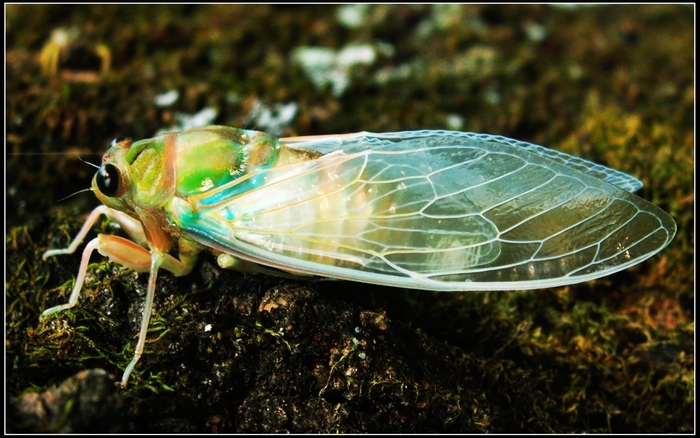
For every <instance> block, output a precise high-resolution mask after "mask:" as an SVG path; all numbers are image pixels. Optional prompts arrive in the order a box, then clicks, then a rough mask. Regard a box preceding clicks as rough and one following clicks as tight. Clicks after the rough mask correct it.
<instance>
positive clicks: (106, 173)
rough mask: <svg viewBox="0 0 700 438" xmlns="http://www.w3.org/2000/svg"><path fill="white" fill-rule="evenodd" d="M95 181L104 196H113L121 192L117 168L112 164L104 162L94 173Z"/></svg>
mask: <svg viewBox="0 0 700 438" xmlns="http://www.w3.org/2000/svg"><path fill="white" fill-rule="evenodd" d="M95 182H96V183H97V188H98V189H100V192H102V194H104V195H105V196H109V197H110V198H114V197H116V196H119V195H120V194H121V193H120V191H121V180H120V176H119V169H117V166H115V165H114V164H104V165H102V166H101V167H100V168H99V169H98V170H97V174H96V175H95Z"/></svg>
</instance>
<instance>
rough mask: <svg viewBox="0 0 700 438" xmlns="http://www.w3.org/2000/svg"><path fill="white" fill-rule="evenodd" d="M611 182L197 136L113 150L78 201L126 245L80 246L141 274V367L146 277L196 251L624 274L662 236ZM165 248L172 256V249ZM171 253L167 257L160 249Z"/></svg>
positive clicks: (244, 260) (236, 256) (347, 262)
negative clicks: (121, 233) (90, 196)
mask: <svg viewBox="0 0 700 438" xmlns="http://www.w3.org/2000/svg"><path fill="white" fill-rule="evenodd" d="M641 187H642V183H641V182H640V181H639V180H637V179H635V178H633V177H631V176H629V175H627V174H624V173H622V172H619V171H616V170H613V169H610V168H607V167H604V166H601V165H598V164H595V163H592V162H589V161H586V160H583V159H581V158H577V157H573V156H570V155H567V154H564V153H561V152H556V151H553V150H551V149H547V148H544V147H541V146H537V145H533V144H530V143H525V142H521V141H517V140H512V139H508V138H504V137H500V136H493V135H485V134H473V133H464V132H450V131H413V132H395V133H384V134H374V133H368V132H361V133H357V134H346V135H330V136H318V137H295V138H282V139H278V138H275V137H272V136H270V135H267V134H265V133H262V132H257V131H248V130H243V129H236V128H229V127H223V126H208V127H204V128H196V129H190V130H186V131H182V132H172V133H167V134H163V135H160V136H158V137H155V138H151V139H147V140H140V141H131V140H123V141H115V142H113V144H112V146H111V148H110V149H109V150H108V151H107V153H106V154H105V155H104V158H103V160H102V166H101V167H100V168H99V170H98V171H97V173H96V175H95V177H94V179H93V181H92V190H93V191H94V192H95V194H96V195H97V197H98V198H99V199H100V201H101V202H102V203H103V204H104V205H102V206H100V207H98V208H96V209H95V210H94V211H93V212H92V214H90V216H89V218H88V219H87V221H86V222H85V224H84V226H83V228H82V229H81V231H80V233H79V234H78V236H77V237H76V238H75V240H74V241H73V242H72V243H71V245H70V246H69V247H68V248H66V249H62V250H51V251H48V252H46V253H45V254H44V257H45V258H46V257H48V256H51V255H56V254H67V253H73V252H75V250H76V249H77V247H78V245H80V243H81V242H82V240H83V239H84V237H85V236H86V234H87V232H88V230H89V229H90V228H91V227H92V225H93V224H94V223H95V221H96V220H97V219H98V218H99V216H100V215H102V214H104V215H106V216H107V217H109V218H110V219H112V220H114V221H116V222H118V223H119V224H121V225H122V227H123V228H124V229H125V231H126V232H127V233H128V234H129V235H130V236H131V237H132V238H133V241H131V240H127V239H124V238H121V237H117V236H111V235H104V234H100V235H98V237H96V238H95V239H93V240H92V241H90V242H89V243H88V244H87V246H86V248H85V250H84V252H83V257H82V262H81V265H80V271H79V273H78V276H77V279H76V282H75V287H74V289H73V291H72V294H71V296H70V300H69V302H68V303H67V304H64V305H60V306H56V307H52V308H50V309H47V310H46V311H44V312H43V313H42V317H46V316H47V315H49V314H52V313H54V312H57V311H60V310H63V309H67V308H71V307H73V306H75V305H76V304H77V302H78V296H79V293H80V290H81V288H82V285H83V281H84V279H85V274H86V270H87V265H88V261H89V259H90V255H91V253H92V251H93V250H95V249H96V250H97V251H98V252H99V253H100V254H102V255H104V256H107V257H109V258H110V260H112V261H115V262H117V263H119V264H121V265H123V266H126V267H128V268H131V269H134V270H136V271H139V272H149V273H150V274H149V275H150V277H149V282H148V290H147V297H146V305H145V306H144V310H143V318H142V325H141V331H140V334H139V340H138V343H137V346H136V353H135V356H134V358H133V360H132V361H131V363H130V364H129V365H128V367H127V368H126V370H125V372H124V376H123V378H122V385H126V383H127V381H128V378H129V374H130V373H131V371H132V370H133V368H134V366H135V365H136V363H137V361H138V360H139V357H140V356H141V354H142V352H143V348H144V342H145V339H146V330H147V328H148V323H149V318H150V315H151V308H152V304H153V297H154V292H155V284H156V276H157V274H158V271H159V270H160V269H165V270H167V271H170V272H172V273H173V274H175V275H178V276H180V275H187V274H188V273H189V272H190V271H191V270H192V267H193V265H194V263H195V261H196V258H197V254H198V253H199V252H200V251H202V250H204V249H209V250H211V251H212V252H213V253H215V254H216V255H218V259H217V260H218V263H219V264H220V265H221V266H222V267H226V268H234V269H239V270H244V271H248V272H250V271H254V272H255V271H257V272H268V273H284V274H286V275H289V274H292V275H295V276H320V277H330V278H336V279H345V280H353V281H361V282H366V283H376V284H383V285H389V286H398V287H406V288H414V289H428V290H437V291H473V290H518V289H535V288H543V287H553V286H562V285H568V284H573V283H579V282H582V281H587V280H592V279H595V278H599V277H602V276H605V275H609V274H612V273H614V272H617V271H620V270H623V269H626V268H628V267H630V266H632V265H635V264H637V263H639V262H641V261H643V260H645V259H647V258H649V257H651V256H652V255H654V254H655V253H657V252H658V251H660V250H661V249H662V248H664V247H665V246H666V245H668V243H669V242H670V241H671V239H672V238H673V236H674V234H675V232H676V224H675V222H674V221H673V219H672V218H671V216H669V215H668V214H667V213H665V212H664V211H662V210H661V209H659V208H658V207H656V206H655V205H653V204H651V203H649V202H647V201H645V200H644V199H642V198H639V197H638V196H636V195H634V194H633V193H632V192H634V191H636V190H638V189H639V188H641ZM176 246H177V251H174V248H175V247H176ZM175 253H176V254H177V255H174V254H175Z"/></svg>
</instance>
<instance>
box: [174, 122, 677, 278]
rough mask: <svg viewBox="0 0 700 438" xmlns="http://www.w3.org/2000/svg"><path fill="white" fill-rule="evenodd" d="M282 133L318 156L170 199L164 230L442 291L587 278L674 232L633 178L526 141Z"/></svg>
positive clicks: (648, 250) (283, 264)
mask: <svg viewBox="0 0 700 438" xmlns="http://www.w3.org/2000/svg"><path fill="white" fill-rule="evenodd" d="M284 140H285V141H286V142H287V144H289V145H290V146H292V147H294V148H303V149H310V150H314V151H318V152H321V153H322V154H324V156H322V157H321V158H318V159H315V160H311V161H306V162H302V163H296V164H289V165H284V166H280V167H273V168H269V169H266V170H262V171H259V172H256V173H253V174H249V175H246V176H245V177H242V178H240V179H239V180H236V181H234V182H233V183H230V184H228V185H226V186H223V187H221V188H219V189H217V190H215V191H213V192H207V193H205V194H202V195H199V196H193V197H191V198H189V199H188V201H187V202H185V201H184V200H180V201H177V202H180V205H178V206H177V211H178V215H177V217H176V218H175V219H174V220H175V221H176V222H177V223H176V225H177V226H178V227H180V228H182V229H184V230H185V232H186V233H188V234H189V235H191V236H192V237H193V238H195V239H197V240H200V241H202V242H204V243H206V244H207V245H210V246H214V247H216V248H219V249H221V250H223V251H226V252H229V253H232V254H234V255H237V256H239V257H242V258H245V259H248V260H250V261H253V262H256V263H260V264H263V265H268V266H273V267H277V268H280V269H284V270H288V271H293V272H298V273H306V274H313V275H321V276H327V277H334V278H344V279H350V280H354V281H364V282H368V283H377V284H387V285H393V286H402V287H409V288H416V289H431V290H454V291H457V290H513V289H534V288H541V287H552V286H560V285H566V284H572V283H578V282H582V281H586V280H591V279H594V278H598V277H602V276H605V275H608V274H611V273H613V272H617V271H620V270H623V269H625V268H628V267H630V266H632V265H634V264H637V263H639V262H641V261H642V260H645V259H647V258H649V257H651V256H652V255H653V254H655V253H656V252H658V251H659V250H661V249H662V248H663V247H665V246H666V245H667V244H668V243H669V242H670V240H671V239H672V238H673V235H674V234H675V229H676V225H675V222H674V221H673V219H672V218H671V217H670V216H669V215H668V214H667V213H665V212H664V211H662V210H661V209H659V208H658V207H656V206H654V205H653V204H651V203H649V202H647V201H645V200H643V199H641V198H639V197H637V196H636V195H633V194H632V193H630V191H633V190H636V189H638V188H640V187H641V183H640V182H639V181H638V180H636V179H635V178H633V177H631V176H629V175H626V174H624V173H622V172H618V171H615V170H613V169H609V168H606V167H604V166H600V165H597V164H594V163H590V162H588V161H585V160H583V159H580V158H577V157H572V156H570V155H566V154H563V153H560V152H556V151H552V150H550V149H546V148H543V147H541V146H536V145H532V144H529V143H525V142H519V141H516V140H511V139H507V138H504V137H497V136H489V135H482V134H470V133H461V132H445V131H413V132H399V133H387V134H373V133H358V134H350V135H345V136H337V137H334V136H329V137H320V138H314V137H311V138H302V139H299V140H295V139H284Z"/></svg>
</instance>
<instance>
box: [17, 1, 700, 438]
mask: <svg viewBox="0 0 700 438" xmlns="http://www.w3.org/2000/svg"><path fill="white" fill-rule="evenodd" d="M694 17H695V8H694V6H693V5H665V4H664V5H631V6H627V5H599V6H596V5H590V6H583V5H456V4H448V5H440V4H434V5H313V6H311V5H309V6H304V5H202V6H199V5H107V4H101V5H85V6H83V5H6V64H5V69H6V92H5V93H6V95H5V99H6V119H5V123H6V125H5V126H6V142H5V148H6V149H5V150H6V167H5V178H6V181H5V182H6V184H5V208H6V216H5V218H6V234H7V235H12V233H13V232H15V231H16V230H17V229H19V228H16V227H21V226H24V225H26V224H27V223H30V222H32V221H34V220H37V219H36V218H38V217H46V216H47V215H49V214H50V213H51V214H53V213H55V212H58V211H61V212H63V213H64V214H67V215H69V216H73V217H79V216H80V215H83V214H85V213H87V212H88V211H90V209H91V208H93V207H95V206H96V205H97V201H96V199H94V196H92V194H90V193H82V194H78V195H76V196H73V197H70V198H68V199H66V200H62V201H60V202H59V200H60V199H61V198H64V197H66V196H68V195H71V194H72V193H74V192H77V191H79V190H82V189H85V188H88V187H89V186H90V182H91V179H92V175H93V174H94V168H92V167H91V166H89V165H87V164H85V163H83V162H81V160H85V161H88V162H90V163H99V162H100V159H101V155H102V153H104V151H105V150H106V149H107V147H108V145H109V143H110V141H111V140H112V139H113V138H115V137H131V138H134V139H140V138H147V137H151V136H153V135H155V134H157V133H159V132H164V131H166V130H178V129H185V128H187V127H192V126H199V125H205V124H220V125H229V126H236V127H241V128H247V129H256V130H261V131H265V132H268V133H271V134H274V135H278V136H294V135H314V134H330V133H347V132H356V131H375V132H382V131H397V130H414V129H450V130H461V131H472V132H483V133H490V134H499V135H504V136H508V137H513V138H517V139H519V140H524V141H528V142H532V143H537V144H541V145H544V146H547V147H551V148H555V149H558V150H561V151H565V152H568V153H571V154H573V155H577V156H581V157H583V158H586V159H589V160H592V161H595V162H598V163H601V164H604V165H607V166H610V167H613V168H616V169H620V170H622V171H624V172H626V173H629V174H631V175H633V176H635V177H637V178H639V179H641V180H642V181H643V182H644V184H645V187H644V189H642V191H640V193H639V195H640V196H642V197H644V198H645V199H647V200H649V201H651V202H653V203H655V204H657V205H659V206H660V207H661V208H663V209H664V210H666V211H668V212H669V213H670V214H671V215H672V216H673V217H674V218H675V220H676V221H677V224H678V227H679V229H678V234H677V236H676V238H675V240H674V242H672V243H671V245H670V246H669V247H668V248H667V249H666V250H665V251H664V252H663V253H661V254H660V255H658V256H656V257H654V258H653V259H652V260H650V261H649V262H648V263H647V264H645V268H643V269H640V270H638V271H635V274H634V275H635V277H634V278H632V279H627V280H626V281H627V282H628V283H629V284H630V285H631V286H630V287H632V288H633V289H634V290H635V291H636V292H635V294H633V295H632V296H633V297H634V298H633V299H632V298H629V296H628V295H625V293H624V292H616V293H614V294H609V293H608V292H610V288H609V286H608V287H607V288H606V289H605V292H600V294H601V295H595V294H594V295H593V298H590V300H591V301H590V303H592V305H594V306H601V307H602V308H604V309H606V310H605V311H606V312H607V311H608V310H609V311H611V312H613V313H614V314H615V315H617V317H620V318H623V319H625V321H626V322H625V324H627V325H628V326H629V325H630V324H631V325H632V326H634V327H637V328H638V331H639V332H640V333H642V334H643V337H642V339H641V340H639V339H640V338H639V337H634V336H633V337H632V338H633V340H629V339H627V340H620V341H619V342H620V343H621V344H620V345H623V346H618V347H615V348H617V349H618V350H619V351H617V353H620V352H626V353H625V354H629V356H628V359H630V361H631V362H624V363H625V365H624V367H628V366H631V365H629V363H632V362H633V363H635V364H637V365H638V366H639V367H640V368H639V369H640V370H641V371H640V372H641V373H643V375H644V376H646V377H645V378H644V379H642V380H633V381H632V382H627V383H625V382H626V381H627V380H629V379H631V377H630V375H629V374H625V373H623V374H620V375H613V374H610V371H609V370H605V371H601V370H597V371H591V372H590V373H591V374H586V375H587V376H588V378H589V379H592V380H594V381H595V382H597V383H595V384H593V386H592V387H591V386H585V387H586V388H588V389H584V390H582V391H583V392H580V393H578V394H576V395H572V394H568V395H566V396H565V397H563V398H561V399H558V400H557V401H555V402H552V405H551V406H550V408H551V412H548V415H551V416H552V417H551V418H554V420H552V422H551V423H549V424H550V425H551V429H550V431H556V432H571V431H579V432H606V431H607V432H609V431H628V432H649V431H652V430H654V431H658V432H688V431H692V430H693V429H692V427H693V421H692V417H693V414H692V404H693V390H692V384H693V377H692V376H693V374H692V370H693V367H694V365H693V364H694V363H693V350H694V344H693V337H694V326H693V317H694V316H693V315H694V313H693V310H692V308H693V302H694V295H693V282H694V267H693V266H694V264H693V260H694V243H695V242H694V234H693V232H694V185H693V178H694V152H693V150H694V149H693V147H694V143H695V136H694V121H695V119H694V116H695V113H694V110H695V94H694V80H695V70H694V66H695V58H694V42H695V33H694V24H695V23H694ZM13 230H15V231H13ZM7 242H10V240H7V241H6V248H7V245H8V243H7ZM10 246H11V245H10ZM42 250H43V249H42ZM625 278H626V277H625ZM6 284H7V283H6ZM496 296H498V297H503V296H505V295H502V294H498V295H494V297H496ZM551 296H552V297H553V298H552V302H556V303H558V304H556V305H554V307H556V306H560V308H559V309H558V310H562V309H564V310H567V309H568V310H571V307H570V306H574V304H573V301H574V300H575V297H572V298H567V299H564V298H562V295H561V294H558V295H557V294H554V295H551ZM609 296H612V298H608V297H609ZM576 297H578V298H580V295H577V296H576ZM562 300H564V301H565V302H566V303H567V304H562ZM511 304H512V303H511ZM463 305H464V304H463ZM513 306H514V307H513ZM513 306H511V307H509V308H510V309H511V311H512V312H515V313H517V312H518V311H525V310H523V309H520V310H518V306H517V305H515V304H513ZM526 307H527V306H526ZM37 310H40V309H34V312H36V311H37ZM558 310H557V311H558ZM415 312H416V313H417V314H418V315H417V316H416V321H417V322H415V324H416V325H417V326H418V327H419V328H420V327H421V323H420V322H418V321H423V320H424V319H427V320H428V323H427V324H426V325H425V326H423V328H424V330H427V331H428V332H430V331H431V330H434V331H432V332H431V333H434V335H435V336H437V337H438V338H439V339H444V340H446V342H448V343H450V344H453V345H456V346H458V347H460V348H465V346H466V345H467V344H468V343H469V342H472V341H474V342H477V341H475V340H474V339H472V338H468V340H469V342H467V340H465V339H467V338H464V337H460V336H461V335H458V334H455V332H454V330H452V329H443V330H445V331H444V332H441V331H440V329H431V327H432V326H435V325H439V317H438V319H437V320H435V319H434V318H435V316H433V317H432V318H433V319H431V317H430V316H426V315H422V314H421V312H420V311H415ZM515 313H513V314H507V316H508V317H513V316H514V315H515ZM482 316H483V315H482ZM33 317H34V315H33V316H32V318H33ZM499 317H503V319H502V320H499V321H500V322H499V323H498V324H494V325H493V327H500V329H499V330H502V331H503V333H502V335H499V336H503V339H505V340H507V339H511V338H512V337H513V336H515V334H516V333H517V334H518V336H521V335H523V336H524V337H523V340H522V341H518V342H517V343H516V344H518V345H517V346H514V345H511V347H512V348H516V349H517V351H518V353H517V354H514V355H512V356H509V357H508V359H509V360H511V361H512V360H515V363H516V364H518V366H522V367H529V366H535V365H532V364H533V363H535V362H537V361H535V362H528V361H527V360H525V361H524V362H518V360H517V359H518V358H523V357H531V355H533V354H536V353H533V351H534V352H536V351H537V349H538V348H550V347H551V345H550V344H547V347H545V346H544V345H545V344H546V342H545V340H544V339H545V338H543V337H542V332H541V330H540V332H537V322H535V323H534V325H529V326H526V328H525V329H524V327H525V326H522V325H519V322H518V321H514V322H513V321H511V322H507V318H506V315H505V314H504V315H501V316H494V315H491V316H486V317H485V318H487V319H488V318H491V319H490V321H492V322H493V321H494V320H495V319H498V318H499ZM516 317H517V316H516ZM521 317H522V315H521ZM482 321H483V320H482ZM33 324H35V322H34V319H31V320H30V322H27V320H22V322H21V324H20V325H19V326H18V327H20V328H22V329H23V330H24V329H25V328H26V327H30V326H32V325H33ZM470 324H471V323H470ZM474 324H477V325H478V324H479V323H474ZM467 325H469V324H467ZM550 328H551V326H550ZM579 328H580V327H579ZM494 330H495V328H494ZM582 330H583V332H585V330H587V329H582ZM598 330H599V329H598V328H597V329H595V330H594V331H595V336H598V335H600V333H602V332H599V331H598ZM635 330H636V329H635ZM603 332H604V331H603ZM635 333H636V331H635ZM589 335H591V333H589ZM538 336H539V337H538ZM581 336H582V338H577V337H576V336H573V337H571V338H570V340H569V341H567V342H568V343H566V344H565V345H563V346H562V345H559V346H558V347H556V348H554V350H552V351H551V352H550V353H551V354H554V355H555V357H558V356H557V355H559V354H561V357H560V359H551V360H552V361H555V362H556V361H557V360H562V361H569V360H574V361H575V362H568V364H569V365H567V366H570V367H572V368H571V369H580V368H582V369H588V370H590V369H594V368H596V365H594V364H596V363H599V362H601V361H602V362H604V361H605V360H607V359H609V357H608V356H606V355H603V356H596V357H595V358H592V357H593V356H591V355H588V356H587V354H588V353H586V349H587V347H586V345H584V344H586V342H593V343H595V342H598V341H591V338H590V337H587V335H586V334H585V333H583V334H581ZM601 336H602V335H601ZM611 336H613V337H614V336H617V335H611ZM602 337H603V338H604V339H608V340H610V337H609V336H608V337H606V336H602ZM576 339H578V340H576ZM582 339H583V340H582ZM584 340H585V341H586V342H584ZM601 342H602V341H601ZM625 342H628V343H629V345H628V344H625ZM624 345H627V347H624ZM628 347H629V349H628V350H626V349H625V348H628ZM557 348H558V350H557ZM640 348H641V349H642V350H643V351H644V353H643V354H642V353H640V355H641V356H637V355H636V353H634V354H632V353H630V352H631V351H632V352H634V351H636V352H637V353H639V351H638V350H636V349H640ZM659 348H661V349H660V350H659ZM480 351H481V354H484V351H486V352H487V353H488V354H492V353H494V349H493V348H491V349H489V348H487V349H485V350H484V349H481V350H480ZM589 353H590V352H589ZM659 355H660V356H659ZM13 357H14V356H13ZM547 357H549V356H547ZM586 357H588V359H585V358H586ZM640 357H642V359H640ZM540 359H542V357H540ZM15 360H17V359H15ZM547 360H549V359H547ZM576 361H582V362H576ZM640 361H641V362H643V364H642V365H639V362H640ZM6 362H7V361H6ZM602 362H601V363H602ZM572 363H576V364H577V365H571V364H572ZM539 366H540V365H536V367H539ZM577 367H579V368H577ZM587 367H588V368H587ZM626 369H627V368H626ZM540 371H541V370H540ZM545 374H546V373H545ZM584 374H585V373H584ZM543 375H544V374H543ZM591 376H592V377H591ZM634 379H637V378H636V377H634ZM584 380H585V379H584ZM639 381H643V382H644V383H643V384H642V383H640V384H639V386H635V384H634V383H633V382H639ZM543 385H544V386H547V384H546V383H543ZM591 388H594V389H591ZM15 391H16V393H15V394H11V395H13V396H15V395H17V394H18V393H19V392H20V391H19V389H17V388H16V389H15ZM620 391H621V392H623V393H626V394H628V395H626V396H621V395H620ZM630 394H631V395H630ZM601 400H603V401H601ZM581 406H585V409H584V408H581ZM658 406H660V407H658ZM657 407H658V408H657ZM578 409H584V411H581V412H585V414H583V413H582V414H578V413H577V412H579V411H578ZM659 409H660V411H659ZM591 412H595V413H596V414H595V415H593V414H591ZM600 412H603V413H602V414H600ZM652 412H653V414H652ZM598 414H600V418H598V416H597V415H598ZM591 415H593V416H591ZM548 418H550V417H548ZM591 418H594V419H595V420H591ZM611 419H612V420H611ZM564 424H569V426H568V428H567V427H564V426H563V425H564ZM360 430H361V428H360Z"/></svg>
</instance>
